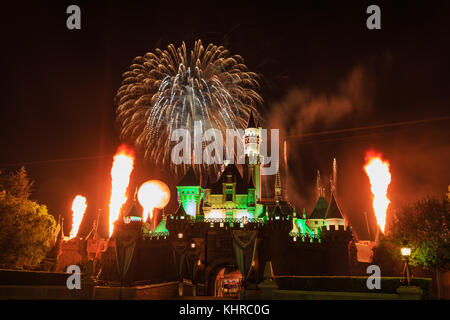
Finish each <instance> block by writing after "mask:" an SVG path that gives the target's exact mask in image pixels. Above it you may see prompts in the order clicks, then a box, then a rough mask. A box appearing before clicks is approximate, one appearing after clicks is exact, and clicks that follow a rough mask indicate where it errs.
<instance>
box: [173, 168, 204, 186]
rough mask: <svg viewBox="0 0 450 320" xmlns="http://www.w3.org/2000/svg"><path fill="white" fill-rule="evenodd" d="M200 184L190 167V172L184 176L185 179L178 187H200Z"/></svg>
mask: <svg viewBox="0 0 450 320" xmlns="http://www.w3.org/2000/svg"><path fill="white" fill-rule="evenodd" d="M199 185H200V184H199V182H198V180H197V177H196V176H195V172H194V169H193V168H192V166H190V167H189V169H188V171H187V172H186V174H185V175H184V177H183V178H182V179H181V180H180V182H179V183H178V186H189V187H191V186H199Z"/></svg>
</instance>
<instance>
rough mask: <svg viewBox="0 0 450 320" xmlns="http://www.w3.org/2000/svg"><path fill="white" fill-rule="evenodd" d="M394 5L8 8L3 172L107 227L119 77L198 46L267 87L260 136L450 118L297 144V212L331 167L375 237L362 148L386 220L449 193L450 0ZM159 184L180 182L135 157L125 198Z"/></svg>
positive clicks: (293, 190)
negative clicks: (77, 11) (384, 181)
mask: <svg viewBox="0 0 450 320" xmlns="http://www.w3.org/2000/svg"><path fill="white" fill-rule="evenodd" d="M242 2H243V1H242ZM395 3H396V4H395V6H393V5H392V4H389V2H379V1H375V2H374V1H371V2H365V1H335V2H322V1H274V2H261V1H245V4H242V3H240V2H231V1H217V2H211V1H210V2H204V3H201V2H192V1H190V2H189V1H184V2H180V3H176V2H172V1H139V2H138V1H136V2H135V1H133V2H125V1H121V2H106V1H73V2H67V1H61V2H58V3H57V2H45V1H40V2H39V3H37V2H32V3H27V4H23V3H21V2H15V3H12V4H11V3H9V4H8V5H6V4H2V17H1V20H0V21H1V28H0V30H1V31H0V32H1V36H2V41H3V45H2V49H1V55H2V59H1V63H2V68H1V70H2V71H3V76H2V94H1V96H0V99H1V111H0V135H1V139H0V150H1V156H0V168H3V169H4V170H6V171H8V170H13V169H17V168H18V167H20V165H25V167H26V168H27V170H28V171H29V173H30V175H31V177H32V178H33V179H34V180H35V181H36V183H35V186H34V193H33V195H32V198H33V199H36V200H37V201H39V202H40V203H43V204H46V205H47V206H48V208H49V211H50V213H52V214H53V215H55V216H56V217H57V216H58V215H62V216H64V217H65V218H66V220H69V221H70V215H71V212H70V206H71V202H72V200H73V198H74V196H75V195H76V194H83V195H85V196H86V197H87V200H88V215H87V219H85V221H84V222H83V225H82V232H86V230H87V229H88V228H89V225H90V224H91V223H92V219H93V218H94V217H95V215H96V213H97V210H98V209H99V208H101V209H103V210H104V213H105V214H104V216H103V218H104V219H103V222H102V227H103V229H104V227H106V220H105V219H106V211H107V204H108V201H109V196H110V184H111V181H110V180H111V179H110V169H111V164H112V156H113V154H114V152H115V150H116V148H117V147H118V145H119V144H120V141H119V138H118V124H117V123H116V122H115V107H116V106H115V103H114V96H115V93H116V90H117V89H118V88H119V86H120V83H121V81H122V78H121V76H122V74H123V73H124V72H125V71H126V70H127V68H128V67H129V65H130V64H131V61H132V59H133V58H134V57H136V56H138V55H143V54H145V53H146V52H148V51H154V49H155V48H161V49H164V48H166V47H167V45H168V44H170V43H173V44H175V45H176V46H178V45H180V44H181V42H182V41H185V42H186V44H187V45H188V47H190V46H192V44H193V43H194V41H195V40H197V39H202V41H203V43H204V44H205V45H207V44H208V43H210V42H213V43H214V44H217V45H223V46H224V47H225V48H227V49H228V50H230V51H231V53H232V54H239V55H241V56H242V57H243V58H244V59H245V63H246V65H247V66H248V67H249V69H250V70H252V71H254V72H257V73H258V74H259V75H260V76H261V90H260V94H261V96H262V97H263V99H264V106H263V107H262V110H261V111H262V113H263V115H264V116H265V119H266V123H265V125H266V126H268V127H272V128H280V129H281V131H282V133H283V135H301V134H306V133H311V132H321V131H329V130H337V129H344V128H353V127H364V126H371V125H379V124H385V123H392V122H406V121H414V120H421V119H431V118H440V119H441V120H440V121H432V122H427V123H421V124H415V125H413V124H405V125H402V126H398V127H394V128H388V129H383V130H372V131H364V132H353V133H348V134H345V135H341V134H338V135H337V134H332V135H325V136H312V137H309V138H304V139H298V138H295V139H294V138H290V139H288V149H289V158H288V159H289V160H288V168H289V172H288V174H287V175H286V174H285V175H284V176H283V182H284V183H285V184H288V186H289V187H288V191H287V195H288V196H289V200H291V201H292V202H293V204H295V205H296V207H297V208H303V207H306V209H307V212H311V210H312V206H313V204H314V201H315V196H316V195H315V190H314V184H315V175H316V171H317V170H318V169H320V170H321V172H322V175H323V176H324V177H325V178H327V177H328V176H329V174H330V170H331V163H332V159H333V157H336V158H337V161H338V168H339V169H338V190H337V193H338V200H339V202H340V205H341V208H342V210H343V211H344V212H346V214H347V216H348V217H349V219H350V222H351V223H352V224H353V225H354V228H355V229H356V232H357V233H358V235H359V236H360V237H361V238H367V230H366V228H365V225H364V223H365V222H364V219H363V216H364V214H363V213H364V212H368V214H369V216H370V217H372V215H373V213H372V209H371V195H370V190H369V182H368V179H367V176H366V175H365V173H364V172H363V169H362V167H363V165H364V156H365V152H366V151H367V150H369V149H375V150H377V151H379V152H381V153H382V154H383V157H384V158H385V159H387V160H388V161H389V162H390V164H391V173H392V183H391V185H390V188H389V191H388V194H389V198H390V199H391V201H392V204H391V206H390V208H389V210H398V209H400V208H401V206H403V205H404V204H406V203H409V202H413V201H417V200H419V199H420V198H423V197H425V196H426V195H430V196H438V197H442V196H443V195H444V194H445V193H446V192H447V186H448V184H450V166H449V163H450V149H449V141H450V129H449V126H450V121H449V119H448V117H449V116H450V112H449V103H450V102H449V101H450V59H449V57H450V45H449V43H450V19H449V18H448V12H449V9H450V7H449V5H448V4H447V1H420V2H413V3H412V2H411V1H395ZM70 4H78V5H79V6H80V7H81V18H82V22H81V30H68V29H67V28H66V19H67V17H68V15H67V14H66V8H67V6H69V5H70ZM369 4H378V5H379V6H380V7H381V26H382V29H381V30H368V29H367V28H366V19H367V17H368V14H366V8H367V6H368V5H369ZM446 117H447V118H446ZM150 178H159V179H163V180H164V181H166V182H167V183H168V184H169V185H170V186H171V187H172V188H173V187H174V186H175V184H176V182H177V180H178V179H177V178H176V177H174V176H173V175H171V174H169V173H168V172H167V171H166V170H164V169H163V168H155V167H152V166H149V165H148V163H146V162H145V161H144V160H143V159H142V157H140V155H139V154H138V159H137V164H136V169H135V172H134V174H133V178H132V183H131V186H130V189H131V190H134V188H135V186H136V185H139V184H140V183H141V182H143V181H145V180H147V179H150ZM271 189H272V187H271V186H269V188H268V192H270V191H271ZM173 195H174V194H173ZM174 206H175V204H174V203H172V204H171V206H170V207H169V209H170V208H173V207H174ZM370 223H371V227H372V232H373V231H374V230H375V222H374V220H373V219H372V218H371V221H370ZM68 231H69V230H68V229H67V228H66V232H68Z"/></svg>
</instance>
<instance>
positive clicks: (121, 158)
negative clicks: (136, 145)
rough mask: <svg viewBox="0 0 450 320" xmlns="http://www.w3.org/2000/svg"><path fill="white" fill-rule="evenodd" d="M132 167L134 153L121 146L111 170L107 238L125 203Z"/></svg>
mask: <svg viewBox="0 0 450 320" xmlns="http://www.w3.org/2000/svg"><path fill="white" fill-rule="evenodd" d="M133 166H134V152H133V150H131V149H129V148H128V147H127V146H126V145H121V146H120V147H119V148H118V149H117V152H116V154H115V156H114V160H113V165H112V169H111V178H112V183H111V199H110V201H109V236H110V237H111V235H112V233H113V229H114V222H115V221H117V219H118V218H119V215H120V210H121V209H122V206H123V205H124V203H125V202H126V201H127V188H128V184H129V183H130V176H131V172H132V171H133Z"/></svg>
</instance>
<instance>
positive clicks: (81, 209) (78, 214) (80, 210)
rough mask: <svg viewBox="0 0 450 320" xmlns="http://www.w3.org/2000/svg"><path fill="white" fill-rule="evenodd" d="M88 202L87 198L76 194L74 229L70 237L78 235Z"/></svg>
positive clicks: (73, 209) (73, 212) (73, 213)
mask: <svg viewBox="0 0 450 320" xmlns="http://www.w3.org/2000/svg"><path fill="white" fill-rule="evenodd" d="M86 208H87V204H86V198H85V197H83V196H80V195H78V196H76V197H75V199H73V202H72V230H71V231H70V236H69V237H70V239H73V238H75V237H76V236H77V234H78V230H79V228H80V225H81V221H83V216H84V213H85V212H86Z"/></svg>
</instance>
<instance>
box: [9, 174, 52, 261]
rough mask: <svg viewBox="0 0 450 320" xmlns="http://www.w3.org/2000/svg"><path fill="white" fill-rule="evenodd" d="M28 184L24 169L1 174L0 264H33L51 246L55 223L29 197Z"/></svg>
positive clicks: (42, 208) (39, 259)
mask: <svg viewBox="0 0 450 320" xmlns="http://www.w3.org/2000/svg"><path fill="white" fill-rule="evenodd" d="M31 185H32V182H31V180H30V179H29V178H28V176H27V174H26V171H25V169H24V168H22V169H21V170H19V171H18V172H16V173H13V174H9V175H6V176H5V175H4V176H0V267H6V268H27V267H33V266H36V265H37V264H39V262H40V261H41V260H42V259H43V258H44V257H45V255H46V253H47V252H48V250H49V249H50V246H51V240H52V236H53V232H54V230H55V225H56V222H55V219H54V218H53V216H52V215H50V214H48V212H47V207H46V206H44V205H40V204H38V203H36V202H34V201H32V200H29V199H28V196H29V194H30V187H31ZM2 189H3V190H2Z"/></svg>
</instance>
